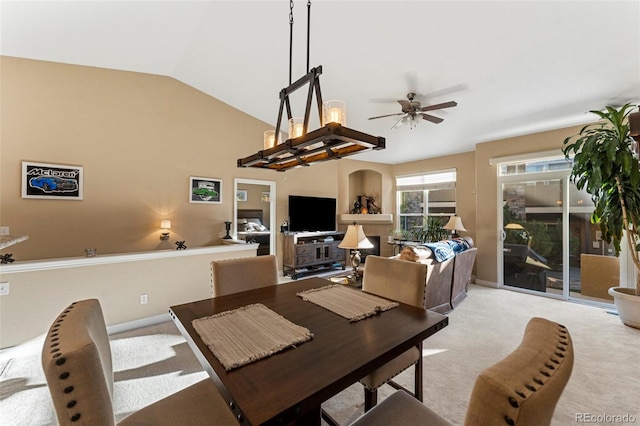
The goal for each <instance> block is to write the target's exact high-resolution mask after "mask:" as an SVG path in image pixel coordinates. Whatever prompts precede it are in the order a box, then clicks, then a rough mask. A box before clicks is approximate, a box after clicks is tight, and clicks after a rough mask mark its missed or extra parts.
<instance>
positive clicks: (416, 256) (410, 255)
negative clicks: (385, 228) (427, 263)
mask: <svg viewBox="0 0 640 426" xmlns="http://www.w3.org/2000/svg"><path fill="white" fill-rule="evenodd" d="M432 255H433V253H432V252H431V249H430V248H429V247H424V246H407V247H405V248H403V249H402V251H401V252H400V259H401V260H408V261H410V262H420V261H421V260H425V259H429V258H430V257H431V256H432Z"/></svg>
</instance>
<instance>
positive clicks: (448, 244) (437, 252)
mask: <svg viewBox="0 0 640 426" xmlns="http://www.w3.org/2000/svg"><path fill="white" fill-rule="evenodd" d="M423 246H425V247H428V248H430V249H431V252H433V257H435V259H436V260H437V261H438V262H444V261H445V260H448V259H452V258H454V257H455V256H456V254H458V253H461V252H463V251H465V250H468V249H469V248H471V246H470V245H469V243H468V242H467V241H466V240H465V239H463V238H453V239H451V240H443V241H438V242H435V243H425V244H423Z"/></svg>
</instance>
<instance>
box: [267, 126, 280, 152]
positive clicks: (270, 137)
mask: <svg viewBox="0 0 640 426" xmlns="http://www.w3.org/2000/svg"><path fill="white" fill-rule="evenodd" d="M284 139H285V138H284V136H283V134H282V132H280V137H279V138H278V140H277V141H276V131H275V130H267V131H266V132H264V149H269V148H273V147H274V146H276V145H277V144H281V143H282V142H284Z"/></svg>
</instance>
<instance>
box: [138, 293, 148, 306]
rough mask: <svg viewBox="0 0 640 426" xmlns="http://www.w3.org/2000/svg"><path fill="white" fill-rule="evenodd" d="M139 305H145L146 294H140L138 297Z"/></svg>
mask: <svg viewBox="0 0 640 426" xmlns="http://www.w3.org/2000/svg"><path fill="white" fill-rule="evenodd" d="M140 304H141V305H146V304H147V295H146V294H141V295H140Z"/></svg>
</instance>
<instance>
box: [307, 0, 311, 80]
mask: <svg viewBox="0 0 640 426" xmlns="http://www.w3.org/2000/svg"><path fill="white" fill-rule="evenodd" d="M310 39H311V0H308V1H307V73H308V72H309V40H310Z"/></svg>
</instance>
